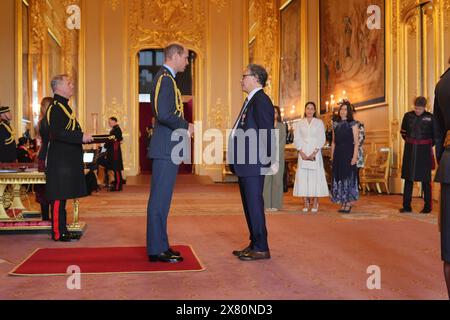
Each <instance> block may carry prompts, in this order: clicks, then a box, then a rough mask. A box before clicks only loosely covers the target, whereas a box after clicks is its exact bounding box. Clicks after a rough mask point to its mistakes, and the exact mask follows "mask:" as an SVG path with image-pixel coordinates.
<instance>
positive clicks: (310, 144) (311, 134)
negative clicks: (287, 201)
mask: <svg viewBox="0 0 450 320" xmlns="http://www.w3.org/2000/svg"><path fill="white" fill-rule="evenodd" d="M316 114H317V109H316V105H315V103H314V102H308V103H307V104H306V106H305V117H304V118H303V119H302V120H300V121H298V122H297V123H296V124H295V129H294V145H295V147H296V148H297V150H298V154H299V155H298V166H297V173H296V175H295V184H294V197H303V198H304V201H305V207H304V209H303V212H308V210H309V209H310V208H311V211H312V212H314V213H316V212H317V211H318V210H319V199H318V198H323V197H328V196H329V192H328V185H327V180H326V178H325V170H324V168H323V159H322V151H321V150H322V148H323V146H324V145H325V142H326V140H325V126H324V124H323V122H322V120H320V119H317V115H316Z"/></svg>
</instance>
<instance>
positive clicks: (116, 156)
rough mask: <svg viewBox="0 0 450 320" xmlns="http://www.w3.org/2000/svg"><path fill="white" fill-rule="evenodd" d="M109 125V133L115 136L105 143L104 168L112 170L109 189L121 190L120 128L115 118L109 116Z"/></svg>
mask: <svg viewBox="0 0 450 320" xmlns="http://www.w3.org/2000/svg"><path fill="white" fill-rule="evenodd" d="M109 126H110V128H111V131H110V132H109V134H110V135H111V136H114V137H115V140H111V141H109V142H107V143H105V148H106V168H107V169H108V170H112V171H113V172H114V181H113V182H112V183H111V186H110V188H109V191H122V184H123V178H122V170H123V161H122V149H121V148H120V143H121V142H122V140H123V137H122V130H121V129H120V127H119V125H118V123H117V118H115V117H111V118H109Z"/></svg>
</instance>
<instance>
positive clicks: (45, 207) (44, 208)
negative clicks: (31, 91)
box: [34, 97, 53, 221]
mask: <svg viewBox="0 0 450 320" xmlns="http://www.w3.org/2000/svg"><path fill="white" fill-rule="evenodd" d="M52 103H53V98H51V97H46V98H44V99H42V101H41V110H40V113H39V123H38V128H37V129H38V130H37V134H38V137H39V138H40V139H41V148H40V149H39V154H38V157H37V160H38V170H39V172H45V160H46V159H47V149H48V141H49V131H48V123H47V121H46V119H45V114H46V112H47V109H48V107H49V106H50V104H52ZM34 191H35V193H36V202H38V203H39V204H40V205H41V214H42V220H43V221H50V201H48V200H47V198H46V196H45V184H37V185H35V186H34Z"/></svg>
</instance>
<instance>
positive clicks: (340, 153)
mask: <svg viewBox="0 0 450 320" xmlns="http://www.w3.org/2000/svg"><path fill="white" fill-rule="evenodd" d="M337 120H338V121H337V122H335V123H334V124H333V127H334V128H333V143H332V145H331V154H332V157H333V183H332V188H331V200H332V201H333V202H334V203H340V204H341V205H342V207H341V209H340V210H339V212H341V213H350V212H351V210H352V207H353V204H354V202H356V201H357V200H358V199H359V190H358V169H357V167H356V164H357V161H358V149H359V142H358V141H359V128H358V125H357V122H356V121H355V120H354V119H353V109H352V106H351V104H350V102H348V101H344V102H343V103H342V104H341V106H340V108H339V118H338V119H337Z"/></svg>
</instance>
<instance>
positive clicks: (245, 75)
mask: <svg viewBox="0 0 450 320" xmlns="http://www.w3.org/2000/svg"><path fill="white" fill-rule="evenodd" d="M252 76H255V75H254V74H253V73H250V74H244V75H242V80H244V79H245V77H252Z"/></svg>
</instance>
